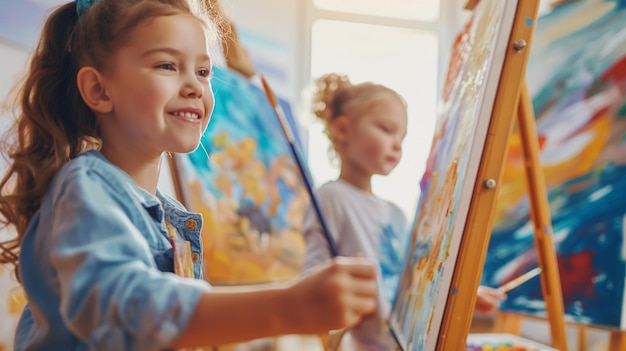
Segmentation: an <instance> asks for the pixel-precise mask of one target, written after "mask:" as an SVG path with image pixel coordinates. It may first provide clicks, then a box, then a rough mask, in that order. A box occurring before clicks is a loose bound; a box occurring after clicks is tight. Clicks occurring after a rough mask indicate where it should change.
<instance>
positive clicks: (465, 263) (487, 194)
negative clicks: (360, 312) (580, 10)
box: [437, 0, 567, 351]
mask: <svg viewBox="0 0 626 351" xmlns="http://www.w3.org/2000/svg"><path fill="white" fill-rule="evenodd" d="M478 2H479V0H469V1H468V2H467V4H466V6H465V8H466V9H467V10H473V9H474V8H475V6H476V5H477V4H478ZM538 9H539V2H538V1H537V0H523V1H520V2H519V4H518V9H517V14H516V17H515V22H514V24H513V30H512V32H511V37H510V41H509V42H510V48H509V50H508V51H507V53H506V59H505V62H504V66H503V68H502V76H501V78H500V82H501V83H500V86H499V88H498V94H497V96H496V103H495V106H494V110H493V112H492V119H491V122H490V125H489V130H488V134H487V139H486V141H485V149H484V151H483V160H482V161H481V165H480V168H479V170H478V177H477V181H476V184H475V186H474V194H478V195H476V198H475V199H473V201H472V206H471V207H470V212H469V214H468V220H467V223H468V224H467V225H466V228H465V234H467V235H463V239H462V244H461V248H462V250H460V252H459V256H458V259H457V265H456V267H457V268H456V269H455V272H454V276H453V278H452V288H451V289H450V293H449V296H448V304H447V307H446V311H445V312H444V319H443V321H444V322H443V324H442V326H441V330H440V332H439V340H438V343H437V349H438V350H462V349H464V348H465V342H466V340H467V335H468V333H469V329H470V325H471V316H472V313H473V307H474V305H475V303H476V291H477V289H478V286H479V284H480V274H476V267H483V266H484V263H485V257H486V253H487V247H488V245H489V238H490V236H491V228H492V224H493V219H494V218H493V211H491V212H492V213H490V214H489V215H488V216H485V215H484V214H481V213H480V211H481V209H484V208H493V205H494V204H495V201H496V195H497V189H498V187H499V180H500V179H501V175H502V171H503V167H502V165H503V161H504V157H505V155H506V147H502V146H503V145H508V140H509V137H510V134H511V130H512V126H513V119H512V118H507V117H506V116H511V115H512V114H516V117H517V122H518V126H519V129H520V133H521V139H522V146H523V151H524V155H525V167H526V178H527V182H528V189H529V197H530V200H531V201H530V209H531V220H532V222H533V224H534V228H535V235H534V237H535V247H536V249H537V256H538V261H539V265H540V266H541V267H543V272H542V274H541V275H540V279H541V287H542V292H543V297H544V300H545V302H546V311H547V315H548V321H549V323H550V331H551V337H552V346H553V347H554V348H556V349H559V350H561V351H567V339H566V335H565V322H564V319H563V316H564V308H563V298H562V293H561V285H560V280H559V273H558V265H557V260H556V252H555V250H554V245H553V242H552V236H551V234H552V229H551V228H552V225H551V221H550V213H549V208H548V200H547V194H546V188H545V180H544V175H543V173H542V169H541V165H540V160H539V145H538V139H537V131H536V129H535V118H534V113H533V109H532V100H531V99H530V96H529V95H528V89H527V86H526V82H525V72H526V65H527V62H528V54H529V46H530V42H531V39H532V35H533V31H534V25H535V23H536V19H537V12H538ZM515 82H521V83H519V84H516V83H515ZM512 108H513V109H512ZM500 116H502V118H499V117H500ZM502 131H508V133H503V132H502ZM485 217H487V218H485ZM485 219H486V220H485ZM483 233H484V238H483V240H482V242H481V241H480V240H476V238H475V237H474V238H472V239H471V240H470V239H469V238H468V237H469V236H470V235H483Z"/></svg>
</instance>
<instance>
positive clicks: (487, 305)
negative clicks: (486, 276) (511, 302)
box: [476, 285, 506, 314]
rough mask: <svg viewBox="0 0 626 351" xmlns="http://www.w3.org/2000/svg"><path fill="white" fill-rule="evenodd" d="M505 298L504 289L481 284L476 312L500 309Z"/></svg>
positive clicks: (477, 296)
mask: <svg viewBox="0 0 626 351" xmlns="http://www.w3.org/2000/svg"><path fill="white" fill-rule="evenodd" d="M504 300H506V294H505V293H503V292H502V291H500V290H498V289H494V288H490V287H488V286H482V285H481V286H479V287H478V293H477V295H476V312H480V313H486V314H488V313H493V312H495V311H496V310H497V309H498V307H499V305H500V301H504Z"/></svg>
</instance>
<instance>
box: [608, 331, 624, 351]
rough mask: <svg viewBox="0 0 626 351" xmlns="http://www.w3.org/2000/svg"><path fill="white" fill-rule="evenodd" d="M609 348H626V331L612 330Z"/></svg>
mask: <svg viewBox="0 0 626 351" xmlns="http://www.w3.org/2000/svg"><path fill="white" fill-rule="evenodd" d="M609 350H626V331H623V330H612V331H611V337H610V340H609Z"/></svg>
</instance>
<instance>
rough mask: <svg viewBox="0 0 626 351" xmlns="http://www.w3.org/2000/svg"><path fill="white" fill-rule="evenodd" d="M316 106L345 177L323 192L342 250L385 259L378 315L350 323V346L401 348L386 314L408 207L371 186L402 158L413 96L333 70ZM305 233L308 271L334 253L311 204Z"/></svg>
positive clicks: (317, 91) (318, 86) (317, 88)
mask: <svg viewBox="0 0 626 351" xmlns="http://www.w3.org/2000/svg"><path fill="white" fill-rule="evenodd" d="M311 106H312V112H313V113H314V114H315V116H317V117H318V118H319V119H321V121H322V122H323V123H324V126H325V131H326V134H327V135H328V138H329V140H330V142H331V146H332V152H333V154H334V156H335V157H336V160H337V161H338V162H339V166H340V173H339V178H338V179H337V180H334V181H331V182H328V183H326V184H324V185H322V186H321V187H320V188H319V189H318V191H317V195H318V197H319V202H320V206H321V207H322V212H323V213H324V214H325V219H326V220H327V222H328V223H327V224H328V227H329V231H330V233H331V235H333V237H334V238H335V241H336V243H337V247H338V250H339V254H340V255H342V256H362V255H364V256H367V257H369V258H371V259H373V260H375V261H376V262H377V263H378V265H379V272H380V275H379V283H380V289H381V298H380V299H379V306H378V307H379V308H378V314H376V315H373V316H371V317H370V318H367V319H366V320H364V321H363V323H361V324H360V325H359V326H358V327H357V328H355V329H353V330H351V331H350V333H349V337H348V338H346V340H345V342H344V346H345V347H346V348H348V349H356V350H394V347H395V343H394V341H393V339H391V336H390V335H389V333H388V329H387V328H386V327H385V320H386V317H387V316H388V315H389V313H390V309H391V305H392V300H393V298H394V296H395V291H396V286H397V284H398V279H399V276H400V275H401V274H402V269H403V268H404V251H405V250H406V244H407V237H408V232H407V228H406V218H405V216H404V214H403V212H402V210H400V208H399V207H398V206H396V205H395V204H393V203H391V202H389V201H386V200H383V199H380V198H378V197H377V196H376V195H374V193H373V192H372V177H373V176H374V175H383V176H385V175H388V174H389V173H390V172H391V171H392V170H393V169H394V168H395V167H396V166H397V165H398V162H399V161H400V158H401V157H402V141H403V139H404V137H405V136H406V132H407V107H406V103H405V101H404V99H403V98H402V97H401V96H400V95H399V94H398V93H396V92H395V91H394V90H392V89H390V88H387V87H385V86H383V85H380V84H375V83H371V82H365V83H360V84H352V83H351V82H350V80H349V79H348V77H347V76H345V75H342V74H335V73H332V74H328V75H325V76H322V77H320V78H319V79H317V80H316V81H315V83H314V89H313V100H312V104H311ZM303 232H304V238H305V242H306V244H307V251H306V256H305V264H304V265H305V267H304V271H305V272H308V271H309V270H310V269H312V268H313V267H317V266H319V265H320V264H324V263H326V262H328V260H329V259H330V258H331V255H330V251H329V248H328V245H327V244H326V241H325V239H324V236H323V233H322V230H321V228H320V226H319V223H318V221H317V219H316V217H315V215H314V212H313V211H312V209H309V210H307V212H306V213H305V218H304V229H303Z"/></svg>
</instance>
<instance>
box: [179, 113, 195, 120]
mask: <svg viewBox="0 0 626 351" xmlns="http://www.w3.org/2000/svg"><path fill="white" fill-rule="evenodd" d="M174 115H176V116H181V117H185V118H193V119H198V115H197V114H195V113H191V112H174Z"/></svg>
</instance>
